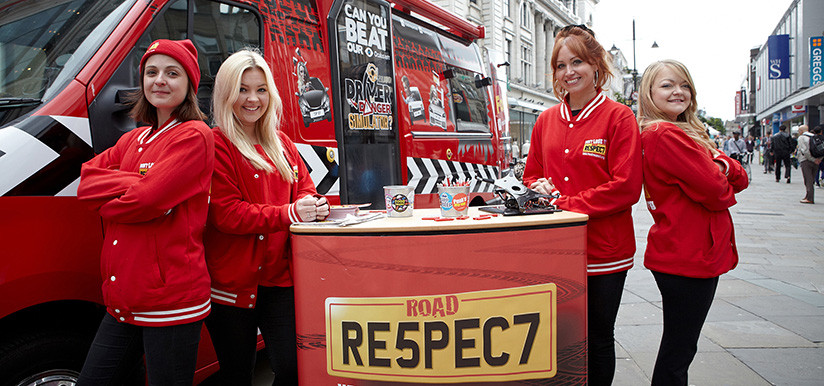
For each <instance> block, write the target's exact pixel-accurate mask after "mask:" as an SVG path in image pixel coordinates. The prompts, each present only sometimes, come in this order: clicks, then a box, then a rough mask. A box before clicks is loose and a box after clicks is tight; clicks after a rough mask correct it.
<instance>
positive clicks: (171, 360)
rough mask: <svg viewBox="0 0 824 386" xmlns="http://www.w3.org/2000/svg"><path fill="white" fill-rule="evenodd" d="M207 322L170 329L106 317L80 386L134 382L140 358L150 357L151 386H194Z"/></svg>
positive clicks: (87, 360)
mask: <svg viewBox="0 0 824 386" xmlns="http://www.w3.org/2000/svg"><path fill="white" fill-rule="evenodd" d="M202 328H203V322H202V321H198V322H194V323H187V324H181V325H177V326H168V327H141V326H135V325H133V324H127V323H120V322H118V321H117V320H116V319H115V318H114V317H113V316H111V315H109V314H106V316H105V317H103V321H102V322H100V328H99V329H98V330H97V335H95V337H94V342H92V347H91V349H90V350H89V354H88V355H87V356H86V362H85V363H84V364H83V370H81V372H80V379H78V381H77V384H78V385H79V386H88V385H124V384H127V383H131V382H132V381H133V380H132V379H129V378H130V375H133V374H134V373H133V371H134V370H135V367H137V366H139V363H140V357H141V356H143V354H144V353H145V355H146V375H147V378H148V384H149V385H158V386H161V385H162V386H165V385H180V386H184V385H185V386H191V385H192V381H193V380H194V376H195V368H196V366H197V347H198V344H199V343H200V330H201V329H202Z"/></svg>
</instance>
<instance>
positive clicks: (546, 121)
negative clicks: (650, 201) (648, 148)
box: [524, 25, 641, 385]
mask: <svg viewBox="0 0 824 386" xmlns="http://www.w3.org/2000/svg"><path fill="white" fill-rule="evenodd" d="M551 63H552V68H553V70H552V77H553V90H554V91H555V95H556V96H557V97H558V99H559V100H560V101H561V103H560V104H558V105H555V106H553V107H551V108H549V109H548V110H546V111H544V112H543V113H542V114H541V115H540V116H539V117H538V121H537V122H536V123H535V129H534V130H533V131H532V139H531V141H530V143H531V145H530V151H529V156H528V157H527V160H526V167H525V168H524V184H525V185H527V186H529V187H530V189H533V190H536V191H538V192H540V193H543V194H554V195H557V196H558V198H557V199H556V200H555V201H554V204H555V205H557V206H558V207H559V208H561V209H564V210H570V211H575V212H579V213H584V214H587V215H589V221H588V223H587V349H588V356H587V358H588V364H587V366H588V367H587V376H588V382H589V384H590V385H609V384H611V383H612V379H613V376H614V374H615V318H616V317H617V315H618V307H619V305H620V304H621V294H622V292H623V289H624V281H625V280H626V277H627V270H629V269H630V268H632V265H633V259H632V257H633V255H634V254H635V232H634V231H633V226H632V205H633V204H635V203H636V202H638V198H639V197H640V196H641V141H640V138H639V132H638V124H637V123H636V121H635V116H634V115H633V114H632V110H630V109H629V107H627V106H624V105H622V104H620V103H617V102H614V101H612V100H610V99H609V98H607V96H606V94H604V93H603V87H604V86H605V85H608V84H609V80H610V78H611V77H612V74H611V73H610V70H609V62H608V61H607V58H606V51H605V50H604V48H603V47H602V46H601V44H600V43H598V41H597V40H595V35H594V34H593V32H592V31H591V30H590V29H589V28H587V27H586V26H582V25H581V26H577V25H571V26H567V27H564V28H562V29H561V31H559V32H558V35H557V36H556V37H555V48H553V50H552V59H551Z"/></svg>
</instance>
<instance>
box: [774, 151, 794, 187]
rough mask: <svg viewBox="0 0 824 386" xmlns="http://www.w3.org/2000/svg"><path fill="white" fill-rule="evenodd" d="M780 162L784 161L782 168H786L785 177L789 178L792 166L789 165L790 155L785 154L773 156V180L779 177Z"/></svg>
mask: <svg viewBox="0 0 824 386" xmlns="http://www.w3.org/2000/svg"><path fill="white" fill-rule="evenodd" d="M781 163H784V169H786V174H787V175H786V176H785V177H787V178H790V170H791V169H792V167H791V166H790V164H791V162H790V156H789V155H787V156H784V157H775V180H776V181H778V180H780V179H781Z"/></svg>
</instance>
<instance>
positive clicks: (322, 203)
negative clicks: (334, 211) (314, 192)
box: [315, 196, 329, 221]
mask: <svg viewBox="0 0 824 386" xmlns="http://www.w3.org/2000/svg"><path fill="white" fill-rule="evenodd" d="M315 197H316V198H317V201H315V210H316V214H315V219H316V220H318V221H323V220H326V218H327V217H329V202H328V201H326V197H324V196H315Z"/></svg>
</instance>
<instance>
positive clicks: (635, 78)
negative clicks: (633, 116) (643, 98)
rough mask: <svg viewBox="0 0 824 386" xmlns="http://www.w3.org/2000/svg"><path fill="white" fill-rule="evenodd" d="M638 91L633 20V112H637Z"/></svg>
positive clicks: (633, 21) (633, 23) (633, 25)
mask: <svg viewBox="0 0 824 386" xmlns="http://www.w3.org/2000/svg"><path fill="white" fill-rule="evenodd" d="M637 90H638V69H637V68H635V19H632V94H631V95H630V99H631V100H632V107H634V108H633V110H636V109H637V107H635V102H636V100H637V99H638V98H637V95H636V91H637Z"/></svg>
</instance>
